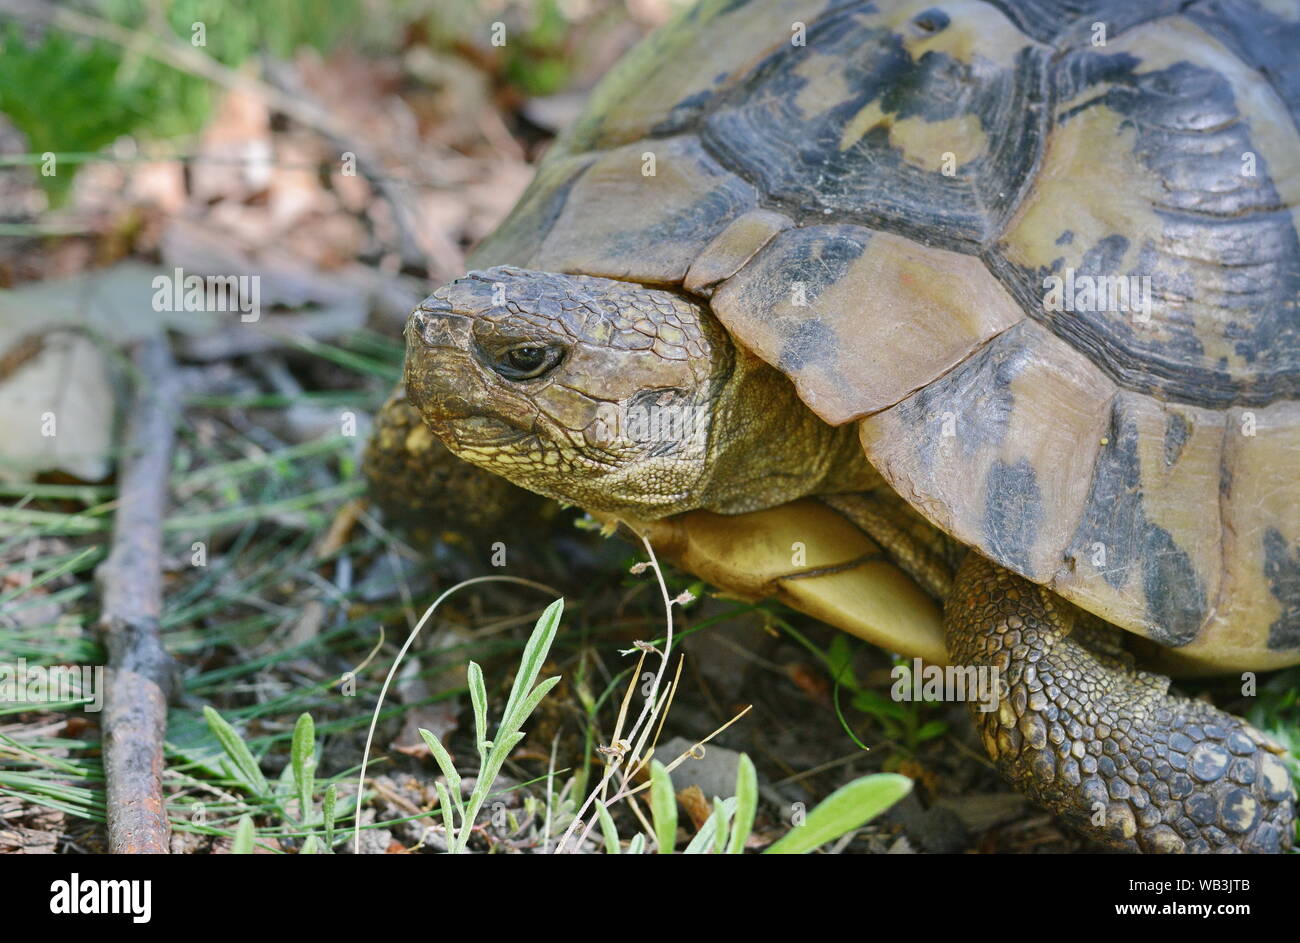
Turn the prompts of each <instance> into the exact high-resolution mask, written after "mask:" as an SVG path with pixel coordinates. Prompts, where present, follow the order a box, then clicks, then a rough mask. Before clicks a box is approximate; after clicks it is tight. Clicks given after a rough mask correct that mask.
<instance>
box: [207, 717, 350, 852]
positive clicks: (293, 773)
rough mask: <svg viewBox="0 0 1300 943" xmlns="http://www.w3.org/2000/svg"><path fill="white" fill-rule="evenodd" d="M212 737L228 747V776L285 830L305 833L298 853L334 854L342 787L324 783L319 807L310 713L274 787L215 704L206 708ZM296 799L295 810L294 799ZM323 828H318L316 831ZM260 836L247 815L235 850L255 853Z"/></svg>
mask: <svg viewBox="0 0 1300 943" xmlns="http://www.w3.org/2000/svg"><path fill="white" fill-rule="evenodd" d="M203 716H204V717H205V718H206V720H207V722H208V727H209V729H211V731H212V734H213V736H215V737H216V738H217V742H218V743H220V744H221V748H222V750H223V751H225V754H226V756H225V759H226V762H225V764H224V767H225V769H226V772H227V773H228V774H229V776H230V778H231V779H232V780H234V781H235V782H236V783H237V784H238V785H239V786H240V787H241V788H242V789H243V790H244V791H245V792H247V793H248V794H249V795H250V796H252V797H253V798H254V799H256V800H257V801H258V802H259V804H261V805H262V806H263V807H264V808H265V809H266V810H267V811H270V812H274V813H275V814H277V815H278V816H279V817H280V819H281V821H282V823H283V826H284V827H283V829H282V833H283V834H291V835H302V834H303V833H304V832H306V833H307V834H306V837H305V838H304V839H303V842H302V845H301V848H300V852H299V853H300V854H305V855H306V854H321V853H330V852H331V851H332V850H333V847H334V840H335V823H336V821H337V815H338V787H337V786H335V785H334V784H333V783H330V784H329V785H328V786H326V787H325V791H324V794H323V796H322V799H321V807H320V809H319V810H317V808H316V804H315V798H316V785H317V784H316V728H315V724H314V723H313V721H312V719H311V715H310V714H302V715H301V716H299V718H298V722H297V723H296V724H295V725H294V728H293V739H292V741H291V745H290V750H289V765H288V766H287V767H285V770H284V775H282V776H281V777H280V780H279V781H278V782H277V783H275V784H274V785H272V784H271V783H269V782H268V781H267V779H266V777H265V776H264V775H263V774H262V770H261V767H260V766H259V765H258V763H257V759H256V758H255V757H254V756H253V753H252V751H251V750H250V749H249V748H248V744H247V743H245V742H244V738H243V737H241V736H240V735H239V731H237V730H236V729H235V728H234V727H232V726H231V725H230V724H229V723H228V722H227V721H226V719H225V718H224V717H222V716H221V715H220V714H219V713H217V711H215V710H214V709H213V708H211V707H204V708H203ZM295 801H296V803H297V807H296V809H295V808H294V807H293V803H294V802H295ZM318 829H319V830H320V831H319V832H318V831H317V830H318ZM255 837H256V829H255V827H254V823H253V819H252V816H250V815H243V816H241V817H240V819H239V823H238V825H237V826H236V828H235V840H234V845H233V846H232V848H231V852H232V854H251V853H252V850H253V842H254V839H255Z"/></svg>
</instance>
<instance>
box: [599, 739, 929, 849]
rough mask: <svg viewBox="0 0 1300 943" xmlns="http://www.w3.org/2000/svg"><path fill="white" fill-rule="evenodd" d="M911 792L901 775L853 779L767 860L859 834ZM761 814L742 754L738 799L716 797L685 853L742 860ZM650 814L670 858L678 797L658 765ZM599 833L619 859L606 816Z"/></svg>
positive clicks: (635, 844) (640, 844) (640, 845)
mask: <svg viewBox="0 0 1300 943" xmlns="http://www.w3.org/2000/svg"><path fill="white" fill-rule="evenodd" d="M911 789H912V781H911V780H910V779H908V778H907V777H906V776H899V775H898V774H897V773H875V774H873V775H870V776H863V777H861V778H859V779H855V780H854V781H853V782H851V783H848V784H847V785H844V786H841V787H840V788H839V789H837V790H836V791H835V792H833V793H831V794H830V795H829V796H827V797H826V799H825V800H824V801H823V802H822V803H821V804H820V805H818V806H817V807H816V808H815V809H813V810H812V811H811V812H809V813H808V815H807V817H806V818H805V819H803V821H802V822H800V823H799V824H798V825H796V826H795V827H794V828H793V829H791V830H790V831H789V832H788V833H786V835H784V836H783V837H782V838H780V839H779V840H777V841H776V842H774V843H773V844H771V845H769V846H768V847H767V848H765V849H764V850H763V854H768V855H799V854H805V853H807V852H810V851H814V850H815V849H817V848H820V847H821V846H822V845H825V844H827V843H828V842H832V841H835V840H836V839H837V838H840V837H842V836H844V835H847V834H849V833H850V832H852V831H854V830H856V829H858V828H861V827H862V826H863V825H865V824H866V823H868V822H870V821H871V820H872V819H874V818H875V817H876V816H877V815H879V814H880V813H882V812H884V811H885V810H886V809H888V808H889V807H890V806H892V805H893V804H894V803H895V802H897V801H898V800H900V799H902V798H903V797H904V796H906V795H907V794H908V792H910V791H911ZM757 810H758V775H757V773H756V771H755V769H754V764H753V761H751V760H750V758H749V757H748V756H747V755H746V754H743V753H742V754H741V755H740V760H739V762H738V763H737V764H736V795H735V796H733V797H732V798H730V799H719V798H717V797H716V796H715V797H714V799H713V814H712V815H710V816H709V817H708V819H706V820H705V822H704V824H703V825H702V826H701V827H700V830H699V831H698V832H696V833H695V836H694V837H693V838H692V839H691V840H690V843H689V844H687V846H686V849H685V850H684V851H683V852H682V853H683V854H687V855H708V854H729V855H738V854H741V853H742V852H743V851H744V850H745V843H746V842H747V841H748V840H749V836H750V833H751V832H752V831H753V828H754V817H755V814H756V813H757ZM602 811H603V807H602ZM650 811H651V816H652V819H653V822H654V834H655V842H656V843H657V845H658V851H659V854H661V855H666V854H672V853H673V851H674V849H675V847H676V843H677V797H676V794H675V793H674V791H673V785H672V776H671V774H670V773H669V772H668V769H667V767H665V766H664V765H663V764H662V763H660V762H658V761H657V760H656V761H653V762H652V763H651V765H650ZM600 827H601V832H602V835H603V837H604V841H605V850H606V851H608V852H609V853H610V854H618V853H619V852H620V850H621V843H620V841H619V838H618V833H617V831H616V830H615V827H614V822H613V819H612V818H611V817H610V816H609V814H608V813H605V814H604V815H602V816H601V820H600ZM636 839H642V840H641V841H637V840H636ZM636 839H633V841H632V843H631V844H629V846H628V850H627V853H628V854H637V853H640V852H641V851H643V850H644V847H645V843H644V836H642V835H639V834H638V835H637V836H636Z"/></svg>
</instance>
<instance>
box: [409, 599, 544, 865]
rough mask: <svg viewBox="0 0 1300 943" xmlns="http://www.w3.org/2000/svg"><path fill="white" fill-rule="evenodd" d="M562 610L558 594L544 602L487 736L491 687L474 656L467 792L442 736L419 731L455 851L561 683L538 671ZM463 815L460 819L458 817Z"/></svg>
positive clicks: (461, 846) (470, 673)
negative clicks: (473, 771) (438, 774)
mask: <svg viewBox="0 0 1300 943" xmlns="http://www.w3.org/2000/svg"><path fill="white" fill-rule="evenodd" d="M563 612H564V600H563V599H557V600H555V602H553V603H551V604H550V605H549V606H547V607H546V611H545V612H543V613H542V615H541V618H539V619H538V620H537V624H536V626H534V628H533V632H532V635H530V636H529V638H528V644H527V645H526V646H525V647H524V655H523V661H522V663H521V665H520V669H519V672H518V674H516V675H515V683H514V686H513V687H512V688H511V689H510V697H509V698H508V699H507V700H506V706H505V711H504V712H503V713H502V716H501V723H500V724H499V725H498V726H497V731H496V734H495V736H493V738H492V739H491V740H489V739H487V687H486V686H485V685H484V683H483V669H482V668H480V667H479V665H478V663H477V662H472V661H471V662H470V663H469V669H468V671H467V674H468V676H469V694H470V701H471V703H472V704H473V707H474V736H475V742H476V743H477V744H478V756H479V773H478V776H477V777H476V778H475V780H474V789H473V791H471V792H470V794H469V797H468V798H466V797H465V796H464V794H463V793H462V791H461V777H460V774H459V773H457V772H456V767H455V764H453V763H452V761H451V755H450V754H449V753H448V752H447V749H446V747H444V746H443V745H442V742H441V741H440V740H439V739H438V738H437V737H436V736H434V734H433V733H431V732H430V731H428V730H425V729H423V728H421V729H420V736H421V737H423V738H424V742H425V743H426V744H428V746H429V750H430V751H431V752H432V753H433V757H434V759H435V760H437V762H438V768H439V769H441V770H442V775H443V776H444V777H445V779H446V784H443V783H441V782H440V783H438V784H437V790H438V806H439V808H440V810H441V812H442V821H443V826H444V828H445V829H446V834H447V848H448V851H450V852H451V853H452V854H461V853H462V852H464V851H465V847H466V846H467V845H468V844H469V838H470V834H471V832H472V831H473V829H474V821H475V819H477V818H478V813H479V810H480V809H481V808H482V807H483V802H484V800H485V799H487V797H488V794H489V793H490V792H491V791H492V784H493V783H494V782H495V781H496V778H497V775H498V774H499V773H500V772H501V766H502V764H504V763H505V761H506V758H507V757H508V756H509V755H510V753H511V751H512V750H514V748H515V747H516V746H518V745H519V741H521V740H523V739H524V732H523V730H522V729H521V728H522V727H523V725H524V722H525V721H526V720H528V718H529V716H530V715H531V714H532V713H533V711H535V710H536V709H537V705H538V704H540V703H541V702H542V698H544V697H546V695H547V693H548V692H549V691H550V690H551V688H553V687H555V685H556V684H558V683H559V681H560V679H559V677H554V678H547V679H546V680H545V681H542V682H541V683H540V684H539V683H537V676H538V675H539V674H540V673H541V670H542V665H543V664H545V662H546V656H547V654H548V653H549V652H550V650H551V643H552V642H554V641H555V633H556V631H557V630H558V629H559V625H560V614H561V613H563ZM457 817H459V824H458V823H457Z"/></svg>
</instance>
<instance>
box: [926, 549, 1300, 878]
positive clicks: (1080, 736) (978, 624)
mask: <svg viewBox="0 0 1300 943" xmlns="http://www.w3.org/2000/svg"><path fill="white" fill-rule="evenodd" d="M1094 621H1098V623H1099V620H1094V619H1093V617H1091V616H1088V615H1087V614H1086V613H1083V612H1082V610H1079V609H1077V608H1075V607H1073V606H1071V605H1069V604H1068V603H1066V602H1064V601H1063V600H1061V599H1059V598H1057V597H1056V596H1054V595H1053V594H1052V593H1051V592H1050V591H1049V590H1047V589H1045V588H1043V587H1041V586H1037V585H1035V584H1033V583H1030V582H1029V581H1028V580H1025V579H1022V578H1020V577H1019V576H1016V575H1015V574H1014V573H1011V572H1009V571H1007V570H1005V569H1003V568H1001V567H999V566H997V565H995V564H993V563H990V562H989V561H988V560H986V559H984V558H983V557H981V556H980V555H979V554H977V553H973V552H972V553H970V554H969V555H968V556H967V557H966V560H965V561H964V562H963V564H962V566H961V568H960V570H959V571H958V573H957V578H956V581H955V585H954V587H953V592H952V595H951V596H950V597H949V599H948V601H947V605H946V606H945V612H944V629H945V634H946V636H947V640H948V653H949V656H950V657H951V659H952V661H953V663H954V664H960V665H976V666H990V667H994V668H996V669H997V670H998V672H999V673H1000V678H1001V681H1002V682H1004V683H1002V684H999V701H998V706H997V709H996V710H993V711H989V712H981V711H980V710H979V709H978V705H976V704H972V710H971V715H972V716H973V717H974V719H975V724H976V726H977V727H978V728H979V730H980V733H981V735H982V736H983V739H984V746H985V748H986V749H987V750H988V752H989V755H990V756H991V757H992V758H993V760H994V761H995V762H996V763H997V766H998V769H999V770H1001V771H1002V774H1003V775H1004V776H1006V777H1007V779H1009V780H1010V781H1011V782H1012V783H1013V784H1014V785H1015V786H1016V787H1017V788H1019V789H1021V790H1022V791H1023V792H1025V793H1026V794H1027V795H1029V796H1030V798H1032V799H1033V800H1034V801H1036V802H1038V803H1039V804H1041V805H1043V806H1046V807H1047V808H1048V809H1050V810H1052V811H1053V812H1055V813H1057V814H1058V815H1060V816H1062V817H1063V818H1064V819H1066V820H1067V821H1069V822H1070V823H1071V824H1072V825H1074V826H1075V827H1076V828H1078V829H1079V830H1080V831H1081V832H1083V833H1084V834H1085V835H1087V836H1088V837H1090V838H1093V839H1095V840H1097V841H1100V842H1103V843H1105V844H1107V845H1110V846H1112V847H1114V848H1118V849H1123V850H1126V851H1142V852H1148V853H1150V852H1208V851H1248V852H1280V851H1285V850H1286V849H1287V848H1289V847H1290V846H1291V840H1292V835H1293V822H1292V819H1293V816H1294V811H1295V810H1294V803H1295V791H1294V787H1293V786H1292V784H1291V779H1290V776H1289V775H1288V774H1287V770H1286V767H1285V766H1283V765H1282V762H1281V761H1280V760H1279V759H1278V758H1277V757H1276V756H1275V755H1274V754H1275V753H1280V752H1281V749H1280V748H1279V747H1277V746H1276V745H1274V744H1273V743H1271V742H1270V741H1268V740H1267V739H1266V738H1265V737H1264V736H1263V735H1262V734H1260V733H1259V732H1258V731H1256V730H1255V729H1254V728H1253V727H1251V726H1250V725H1249V724H1247V723H1246V722H1245V721H1243V720H1241V719H1240V718H1237V717H1234V716H1232V715H1231V714H1226V713H1224V712H1223V711H1221V710H1218V709H1217V708H1215V707H1213V706H1212V705H1209V704H1206V703H1204V702H1202V701H1194V700H1190V699H1188V698H1185V697H1180V696H1178V695H1175V694H1170V693H1169V690H1168V689H1169V679H1168V678H1165V677H1162V676H1160V675H1156V674H1151V673H1149V672H1145V671H1139V670H1136V669H1135V668H1134V667H1133V666H1132V664H1131V662H1130V660H1129V659H1126V658H1123V657H1120V656H1117V655H1116V654H1114V652H1113V650H1111V651H1107V650H1106V649H1107V646H1105V645H1099V644H1096V643H1095V642H1094V641H1093V639H1094V638H1095V637H1097V635H1098V633H1097V631H1096V629H1097V628H1098V627H1099V626H1098V625H1093V624H1090V623H1093V622H1094ZM1099 624H1100V623H1099ZM1112 631H1118V630H1112Z"/></svg>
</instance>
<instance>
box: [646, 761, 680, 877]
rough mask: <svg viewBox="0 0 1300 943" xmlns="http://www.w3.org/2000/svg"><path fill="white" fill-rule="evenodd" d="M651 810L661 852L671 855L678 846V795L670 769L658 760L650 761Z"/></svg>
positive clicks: (656, 838)
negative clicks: (675, 792)
mask: <svg viewBox="0 0 1300 943" xmlns="http://www.w3.org/2000/svg"><path fill="white" fill-rule="evenodd" d="M650 811H651V813H652V814H653V817H654V827H655V841H657V842H658V843H659V854H661V855H671V854H672V853H673V849H674V848H675V847H676V846H677V796H676V795H674V794H673V781H672V778H671V777H670V776H669V775H668V770H667V769H665V768H664V765H663V764H662V763H660V762H659V761H658V760H651V761H650Z"/></svg>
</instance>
